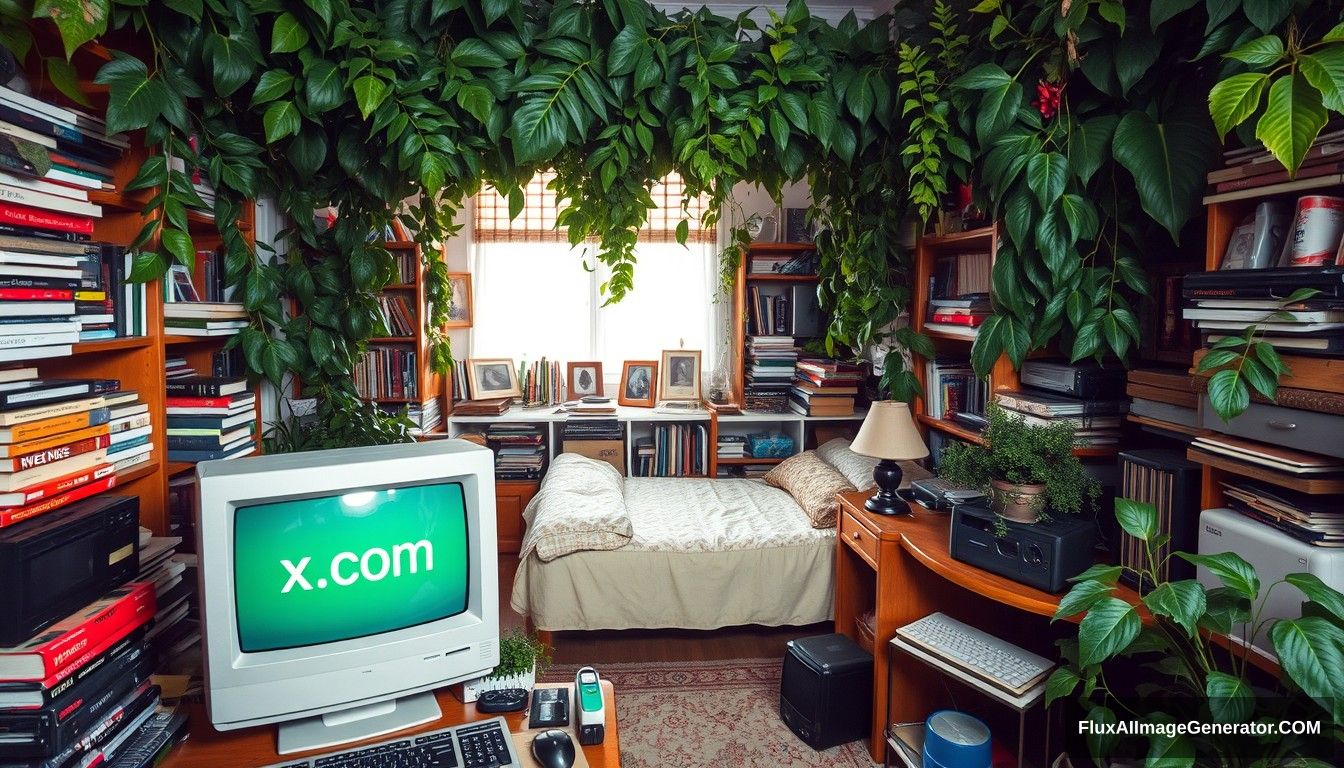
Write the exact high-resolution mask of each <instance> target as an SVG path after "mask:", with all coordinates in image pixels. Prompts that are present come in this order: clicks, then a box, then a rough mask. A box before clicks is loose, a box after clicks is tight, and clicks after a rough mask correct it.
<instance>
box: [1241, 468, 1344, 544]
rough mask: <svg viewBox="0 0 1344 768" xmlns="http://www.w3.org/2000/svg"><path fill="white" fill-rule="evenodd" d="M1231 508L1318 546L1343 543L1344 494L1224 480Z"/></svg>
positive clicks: (1247, 481) (1246, 481)
mask: <svg viewBox="0 0 1344 768" xmlns="http://www.w3.org/2000/svg"><path fill="white" fill-rule="evenodd" d="M1221 485H1222V486H1223V495H1224V497H1225V502H1226V504H1227V506H1228V508H1230V509H1234V510H1236V511H1237V512H1240V513H1241V514H1243V515H1246V516H1247V517H1250V518H1253V519H1255V520H1259V521H1260V522H1262V523H1265V524H1267V525H1271V526H1273V527H1275V528H1278V529H1279V530H1280V531H1283V532H1284V533H1286V534H1288V535H1289V536H1292V537H1293V538H1295V539H1299V540H1301V541H1305V542H1307V543H1308V544H1311V545H1313V546H1317V547H1344V497H1341V496H1338V495H1321V494H1308V493H1299V492H1297V491H1293V490H1289V489H1287V488H1278V487H1275V486H1271V485H1266V484H1264V483H1256V482H1252V481H1249V480H1237V481H1234V482H1223V483H1221Z"/></svg>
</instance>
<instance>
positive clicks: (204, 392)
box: [166, 381, 230, 400]
mask: <svg viewBox="0 0 1344 768" xmlns="http://www.w3.org/2000/svg"><path fill="white" fill-rule="evenodd" d="M224 386H226V385H225V384H210V383H199V382H189V383H182V382H173V381H170V382H168V385H167V388H166V389H167V392H168V394H169V395H170V396H172V397H173V399H174V400H176V399H178V398H189V397H200V398H210V399H214V398H222V399H225V400H227V399H228V398H229V397H230V395H225V394H222V393H220V391H219V390H220V389H221V388H223V387H224Z"/></svg>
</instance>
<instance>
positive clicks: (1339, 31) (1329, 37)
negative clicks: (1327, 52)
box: [1321, 21, 1344, 43]
mask: <svg viewBox="0 0 1344 768" xmlns="http://www.w3.org/2000/svg"><path fill="white" fill-rule="evenodd" d="M1321 42H1323V43H1339V42H1344V21H1342V22H1340V23H1339V24H1336V25H1335V26H1334V27H1333V28H1331V30H1330V31H1329V32H1326V33H1325V35H1324V36H1323V37H1321Z"/></svg>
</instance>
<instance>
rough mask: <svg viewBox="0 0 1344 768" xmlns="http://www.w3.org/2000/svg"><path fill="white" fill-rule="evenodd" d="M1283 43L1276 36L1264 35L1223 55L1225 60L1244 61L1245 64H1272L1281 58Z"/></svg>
mask: <svg viewBox="0 0 1344 768" xmlns="http://www.w3.org/2000/svg"><path fill="white" fill-rule="evenodd" d="M1283 54H1284V48H1283V41H1282V40H1280V39H1279V38H1278V37H1277V36H1276V35H1265V36H1264V37H1257V38H1255V39H1254V40H1250V41H1248V42H1245V43H1242V44H1241V45H1239V46H1237V47H1236V48H1233V49H1232V50H1230V51H1228V52H1227V53H1225V54H1223V55H1224V56H1225V57H1226V58H1229V59H1236V60H1237V61H1244V62H1246V63H1247V64H1253V65H1265V64H1273V63H1274V62H1276V61H1278V60H1279V59H1281V58H1283Z"/></svg>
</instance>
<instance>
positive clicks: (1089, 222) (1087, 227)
mask: <svg viewBox="0 0 1344 768" xmlns="http://www.w3.org/2000/svg"><path fill="white" fill-rule="evenodd" d="M1059 205H1060V208H1061V209H1062V210H1063V211H1064V220H1065V221H1067V222H1068V223H1069V232H1070V234H1071V235H1072V236H1073V239H1074V240H1091V239H1093V238H1095V237H1096V236H1097V229H1098V228H1099V227H1100V226H1101V219H1100V218H1099V217H1098V216H1097V208H1096V206H1094V205H1092V203H1090V202H1088V201H1087V200H1085V199H1084V198H1083V197H1082V196H1081V195H1075V194H1073V193H1072V192H1070V193H1068V194H1066V195H1064V196H1063V197H1061V198H1060V199H1059Z"/></svg>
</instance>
